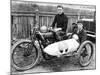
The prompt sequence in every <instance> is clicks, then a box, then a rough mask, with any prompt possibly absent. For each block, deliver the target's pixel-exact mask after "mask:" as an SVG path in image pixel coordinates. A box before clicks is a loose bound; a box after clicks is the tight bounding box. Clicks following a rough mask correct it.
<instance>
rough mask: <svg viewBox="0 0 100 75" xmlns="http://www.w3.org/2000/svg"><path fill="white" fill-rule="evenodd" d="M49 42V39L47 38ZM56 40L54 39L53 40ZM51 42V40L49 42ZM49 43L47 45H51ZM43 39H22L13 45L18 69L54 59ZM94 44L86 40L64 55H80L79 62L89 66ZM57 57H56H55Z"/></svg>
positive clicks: (12, 54)
mask: <svg viewBox="0 0 100 75" xmlns="http://www.w3.org/2000/svg"><path fill="white" fill-rule="evenodd" d="M43 42H44V41H43ZM47 42H48V40H47ZM53 42H54V41H53ZM49 44H51V42H50V43H49ZM49 44H47V45H49ZM43 49H44V45H43V43H42V41H40V40H38V39H34V40H28V39H22V40H20V41H18V42H16V43H15V44H14V45H13V46H12V51H11V63H12V66H13V67H14V68H15V69H17V70H27V69H30V68H32V67H34V66H36V65H37V64H38V63H40V61H42V60H44V59H45V61H47V59H48V58H49V59H52V58H54V56H50V55H48V54H46V53H45V52H44V51H43ZM93 53H94V45H93V43H92V42H91V41H88V40H86V41H84V42H83V43H81V44H80V46H79V48H78V49H77V51H74V52H72V53H70V54H69V55H64V56H66V57H67V56H68V57H69V56H76V55H77V56H78V57H79V59H78V60H79V64H80V65H81V66H83V67H85V66H88V65H89V64H90V63H91V61H92V58H93ZM55 58H56V57H55Z"/></svg>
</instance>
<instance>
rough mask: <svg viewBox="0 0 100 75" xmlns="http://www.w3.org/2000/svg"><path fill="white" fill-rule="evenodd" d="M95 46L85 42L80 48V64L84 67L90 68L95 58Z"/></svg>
mask: <svg viewBox="0 0 100 75" xmlns="http://www.w3.org/2000/svg"><path fill="white" fill-rule="evenodd" d="M93 53H94V45H93V43H92V42H90V41H85V42H83V43H82V44H81V46H80V48H79V55H80V56H79V64H80V65H81V66H82V67H85V66H88V65H89V64H90V63H91V61H92V58H93Z"/></svg>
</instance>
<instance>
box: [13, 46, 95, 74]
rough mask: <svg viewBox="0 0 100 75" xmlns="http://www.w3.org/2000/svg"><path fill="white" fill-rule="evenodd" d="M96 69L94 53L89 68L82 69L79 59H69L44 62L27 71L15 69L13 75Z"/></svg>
mask: <svg viewBox="0 0 100 75" xmlns="http://www.w3.org/2000/svg"><path fill="white" fill-rule="evenodd" d="M94 47H95V45H94ZM95 68H96V63H95V52H94V56H93V60H92V62H91V63H90V64H89V65H88V66H87V67H81V66H80V65H79V63H78V58H77V57H69V58H61V59H56V60H49V61H42V62H40V64H38V65H37V66H35V67H33V68H32V69H29V70H26V71H16V70H15V69H13V71H14V72H13V74H23V73H25V74H27V73H42V72H63V71H73V70H89V69H95Z"/></svg>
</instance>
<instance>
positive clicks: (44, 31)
mask: <svg viewBox="0 0 100 75" xmlns="http://www.w3.org/2000/svg"><path fill="white" fill-rule="evenodd" d="M36 37H37V38H38V39H39V40H41V42H42V45H44V46H45V47H46V46H47V45H49V44H51V43H54V42H55V35H54V33H53V32H52V31H49V30H48V28H47V27H46V26H42V27H41V28H40V31H39V32H38V33H37V34H36Z"/></svg>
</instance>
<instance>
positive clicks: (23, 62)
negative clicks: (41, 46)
mask: <svg viewBox="0 0 100 75" xmlns="http://www.w3.org/2000/svg"><path fill="white" fill-rule="evenodd" d="M25 50H31V54H30V55H29V56H27V57H24V56H23V55H24V53H25ZM14 51H15V52H14V54H13V55H14V63H15V64H16V65H17V66H19V67H25V66H28V65H30V64H32V63H33V62H35V60H36V58H37V53H36V49H35V48H34V46H32V45H31V44H29V43H22V44H20V45H18V46H17V48H15V50H14Z"/></svg>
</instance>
